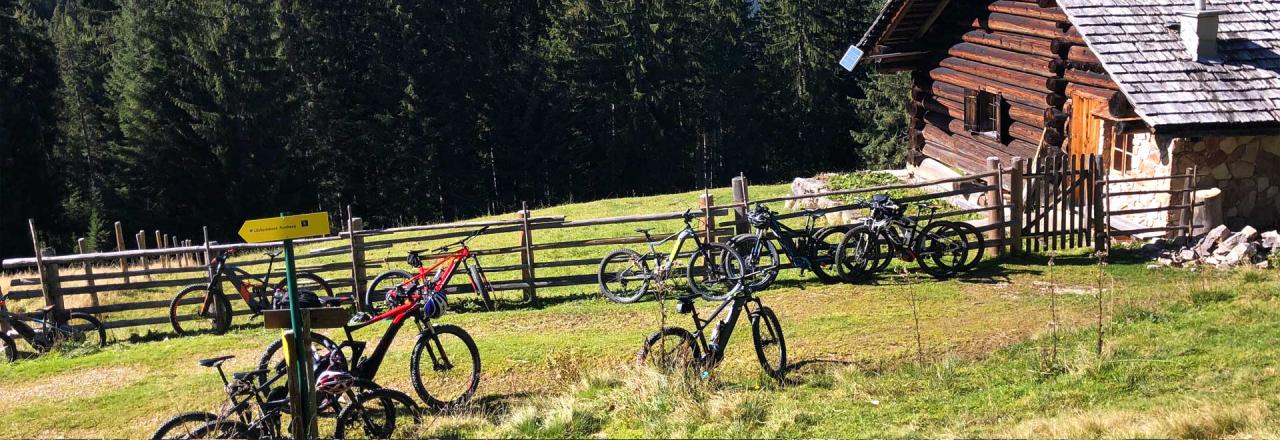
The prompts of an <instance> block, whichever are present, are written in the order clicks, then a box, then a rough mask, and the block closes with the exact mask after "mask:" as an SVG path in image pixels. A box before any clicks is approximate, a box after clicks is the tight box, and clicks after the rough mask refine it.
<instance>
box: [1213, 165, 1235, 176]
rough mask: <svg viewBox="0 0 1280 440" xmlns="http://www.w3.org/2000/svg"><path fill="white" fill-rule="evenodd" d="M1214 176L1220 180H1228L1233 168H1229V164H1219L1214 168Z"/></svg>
mask: <svg viewBox="0 0 1280 440" xmlns="http://www.w3.org/2000/svg"><path fill="white" fill-rule="evenodd" d="M1213 178H1214V179H1218V180H1227V179H1230V178H1231V169H1230V168H1227V164H1225V163H1224V164H1221V165H1218V166H1217V167H1215V168H1214V169H1213Z"/></svg>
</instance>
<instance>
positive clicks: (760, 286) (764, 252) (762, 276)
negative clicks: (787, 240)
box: [729, 234, 778, 290]
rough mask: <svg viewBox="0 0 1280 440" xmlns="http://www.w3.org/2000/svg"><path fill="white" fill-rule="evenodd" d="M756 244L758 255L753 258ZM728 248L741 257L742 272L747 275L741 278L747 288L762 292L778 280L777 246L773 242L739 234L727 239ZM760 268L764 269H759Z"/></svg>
mask: <svg viewBox="0 0 1280 440" xmlns="http://www.w3.org/2000/svg"><path fill="white" fill-rule="evenodd" d="M757 243H759V245H758V246H759V248H760V251H759V255H756V256H755V257H753V255H755V254H756V247H757ZM729 247H732V248H733V250H734V251H735V252H737V253H738V256H739V257H742V264H743V270H744V271H746V272H747V274H748V275H744V276H743V278H744V282H745V283H746V285H747V287H750V288H751V289H753V290H764V289H767V288H769V286H770V285H772V284H773V281H774V280H777V279H778V246H776V245H774V244H773V240H769V239H765V240H763V241H761V240H760V237H758V236H756V235H755V234H740V235H738V236H736V237H733V238H731V239H729ZM762 263H763V264H762ZM762 267H763V268H764V269H761V268H762ZM749 274H754V275H749Z"/></svg>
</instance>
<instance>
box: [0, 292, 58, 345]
mask: <svg viewBox="0 0 1280 440" xmlns="http://www.w3.org/2000/svg"><path fill="white" fill-rule="evenodd" d="M7 302H8V298H5V297H0V321H4V322H8V323H9V326H10V327H12V328H13V330H14V331H16V332H17V333H18V335H19V336H22V338H23V339H26V340H27V342H29V343H31V345H32V346H37V345H38V344H39V345H43V344H45V343H49V342H51V341H47V340H40V339H39V336H40V335H50V334H51V333H50V331H51V330H52V331H56V332H61V333H64V334H66V333H68V332H67V331H65V330H63V329H62V328H59V326H58V319H57V317H56V316H53V312H52V311H49V312H47V313H43V314H40V315H39V316H37V315H19V314H17V313H13V312H10V311H9V306H8V305H7ZM28 322H32V323H35V324H38V325H39V327H40V331H38V332H37V331H36V329H35V328H34V327H32V326H30V325H28V324H27V323H28ZM46 337H48V336H46Z"/></svg>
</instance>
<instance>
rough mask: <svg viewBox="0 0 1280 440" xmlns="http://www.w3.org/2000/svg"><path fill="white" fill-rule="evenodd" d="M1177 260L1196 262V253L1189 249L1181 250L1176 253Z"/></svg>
mask: <svg viewBox="0 0 1280 440" xmlns="http://www.w3.org/2000/svg"><path fill="white" fill-rule="evenodd" d="M1178 259H1180V260H1182V261H1196V251H1194V250H1191V249H1183V250H1181V251H1179V252H1178Z"/></svg>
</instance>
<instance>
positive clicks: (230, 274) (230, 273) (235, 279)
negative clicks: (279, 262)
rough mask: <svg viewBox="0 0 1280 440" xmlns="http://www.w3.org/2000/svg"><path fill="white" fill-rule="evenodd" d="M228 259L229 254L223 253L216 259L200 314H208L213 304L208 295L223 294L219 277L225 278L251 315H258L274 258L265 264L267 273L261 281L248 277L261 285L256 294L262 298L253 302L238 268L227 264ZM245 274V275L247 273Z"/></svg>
mask: <svg viewBox="0 0 1280 440" xmlns="http://www.w3.org/2000/svg"><path fill="white" fill-rule="evenodd" d="M228 257H230V255H229V254H227V253H223V254H222V255H221V256H219V257H218V259H217V262H216V263H214V269H213V273H212V275H210V276H209V284H208V286H207V288H208V290H207V291H208V292H209V295H205V298H204V304H203V305H202V306H201V307H200V313H201V314H205V313H209V306H210V305H212V304H213V298H211V297H210V295H213V294H219V295H221V294H223V292H222V284H221V283H219V281H220V277H226V278H227V280H228V281H230V282H231V284H232V285H233V286H235V287H236V293H238V294H239V295H240V299H241V300H244V303H245V305H246V306H248V307H249V310H251V311H252V312H253V313H260V312H261V311H262V308H263V305H265V304H267V299H266V289H268V286H269V285H270V282H271V269H272V267H273V266H274V265H275V262H276V257H274V256H272V257H271V260H270V261H268V262H267V272H266V274H265V275H263V277H262V279H257V278H252V276H250V279H252V280H254V281H257V282H259V283H261V285H260V286H257V287H258V292H257V293H260V294H261V296H262V298H258V299H257V300H254V299H253V295H252V294H251V293H250V292H249V286H248V285H246V284H245V282H244V281H245V278H244V277H242V276H240V274H238V273H236V272H237V270H238V269H239V268H238V267H236V266H234V265H230V264H227V258H228ZM245 273H246V274H247V273H248V272H245Z"/></svg>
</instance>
